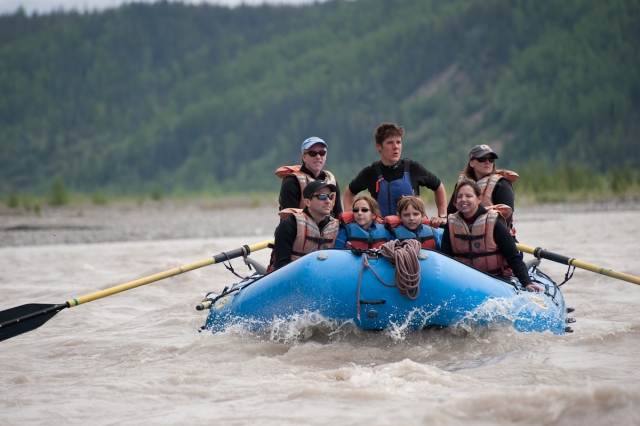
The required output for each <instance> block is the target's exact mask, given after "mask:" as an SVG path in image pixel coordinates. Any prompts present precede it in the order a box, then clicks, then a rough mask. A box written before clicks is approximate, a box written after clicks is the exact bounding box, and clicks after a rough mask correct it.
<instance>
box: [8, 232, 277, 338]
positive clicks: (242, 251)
mask: <svg viewBox="0 0 640 426" xmlns="http://www.w3.org/2000/svg"><path fill="white" fill-rule="evenodd" d="M269 244H273V239H271V240H267V241H263V242H261V243H257V244H253V245H251V246H246V245H245V246H242V247H240V248H238V249H235V250H231V251H229V252H223V253H220V254H216V255H215V256H212V257H209V258H207V259H203V260H200V261H198V262H194V263H189V264H187V265H184V266H180V267H178V268H174V269H169V270H167V271H164V272H160V273H157V274H154V275H150V276H148V277H145V278H140V279H137V280H134V281H130V282H128V283H125V284H120V285H118V286H115V287H111V288H107V289H105V290H101V291H97V292H95V293H91V294H88V295H86V296H81V297H78V298H76V299H71V300H67V301H66V302H65V303H61V304H58V305H48V304H42V303H29V304H27V305H21V306H17V307H15V308H11V309H7V310H4V311H0V341H3V340H7V339H10V338H12V337H15V336H18V335H20V334H22V333H26V332H28V331H31V330H35V329H36V328H38V327H40V326H41V325H43V324H44V323H45V322H47V321H49V320H50V319H51V318H53V316H54V315H55V314H57V313H58V312H60V311H61V310H63V309H65V308H72V307H74V306H78V305H81V304H83V303H87V302H91V301H93V300H97V299H102V298H103V297H107V296H111V295H113V294H116V293H121V292H123V291H127V290H130V289H132V288H136V287H140V286H143V285H145V284H149V283H152V282H156V281H160V280H163V279H165V278H169V277H173V276H175V275H179V274H182V273H184V272H188V271H193V270H194V269H198V268H202V267H204V266H208V265H213V264H214V263H220V262H223V261H225V260H228V259H235V258H237V257H241V256H242V257H247V256H248V255H249V254H250V253H253V252H254V251H258V250H262V249H263V248H266V247H267V246H269Z"/></svg>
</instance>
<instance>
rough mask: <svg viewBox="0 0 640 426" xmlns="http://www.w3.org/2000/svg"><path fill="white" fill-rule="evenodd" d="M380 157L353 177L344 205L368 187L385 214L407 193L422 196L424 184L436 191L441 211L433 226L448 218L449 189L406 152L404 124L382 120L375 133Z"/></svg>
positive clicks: (392, 210) (393, 209)
mask: <svg viewBox="0 0 640 426" xmlns="http://www.w3.org/2000/svg"><path fill="white" fill-rule="evenodd" d="M373 135H374V137H375V147H376V150H378V152H379V153H380V161H376V162H374V163H373V164H371V165H370V166H367V167H365V168H364V169H362V171H361V172H360V173H359V174H358V176H356V178H355V179H353V180H352V181H351V183H350V184H349V186H348V187H347V189H346V190H345V192H344V205H345V206H346V208H347V209H348V210H347V211H350V209H351V205H353V201H354V198H355V196H356V195H357V194H358V193H359V192H361V191H364V190H365V189H368V190H369V193H370V194H371V196H373V198H375V199H376V201H378V205H379V206H380V212H381V213H382V216H383V217H386V216H389V215H394V214H396V206H397V203H398V201H399V200H400V199H401V198H402V197H403V196H406V195H413V196H419V195H420V187H421V186H424V187H427V188H429V189H430V190H432V191H433V192H434V196H435V202H436V207H437V209H438V214H437V215H436V216H437V217H436V216H434V217H431V218H430V221H431V226H432V227H434V228H435V227H438V226H440V224H442V223H445V222H446V221H447V214H446V213H447V193H446V190H445V189H444V185H443V184H442V182H440V179H438V178H437V177H436V175H434V174H433V173H431V172H430V171H429V170H427V169H426V168H425V167H424V166H423V165H422V164H420V163H418V162H417V161H413V160H410V159H408V158H403V159H401V158H400V155H401V154H402V137H403V136H404V127H402V126H398V125H397V124H394V123H382V124H380V125H379V126H378V127H377V128H376V131H375V133H374V134H373Z"/></svg>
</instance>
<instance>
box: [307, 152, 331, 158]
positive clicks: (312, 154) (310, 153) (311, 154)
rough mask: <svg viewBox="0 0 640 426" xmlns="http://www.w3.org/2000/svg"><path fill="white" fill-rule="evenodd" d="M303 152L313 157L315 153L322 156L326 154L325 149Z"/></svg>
mask: <svg viewBox="0 0 640 426" xmlns="http://www.w3.org/2000/svg"><path fill="white" fill-rule="evenodd" d="M305 154H307V155H308V156H309V157H315V156H316V155H319V156H320V157H324V156H325V155H327V151H307V152H305Z"/></svg>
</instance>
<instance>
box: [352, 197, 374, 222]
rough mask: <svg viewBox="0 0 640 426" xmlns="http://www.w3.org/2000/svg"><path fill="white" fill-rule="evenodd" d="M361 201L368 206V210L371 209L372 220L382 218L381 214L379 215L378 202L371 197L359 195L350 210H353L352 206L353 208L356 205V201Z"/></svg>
mask: <svg viewBox="0 0 640 426" xmlns="http://www.w3.org/2000/svg"><path fill="white" fill-rule="evenodd" d="M361 200H362V201H365V202H366V203H367V204H368V205H369V208H370V209H371V214H372V216H371V217H372V218H373V219H374V220H375V218H377V217H379V218H382V213H380V206H378V202H377V201H376V200H375V199H374V198H373V197H372V196H371V195H360V196H359V197H358V198H356V199H355V201H354V202H353V205H352V206H351V209H352V210H353V206H355V205H356V203H357V202H358V201H361Z"/></svg>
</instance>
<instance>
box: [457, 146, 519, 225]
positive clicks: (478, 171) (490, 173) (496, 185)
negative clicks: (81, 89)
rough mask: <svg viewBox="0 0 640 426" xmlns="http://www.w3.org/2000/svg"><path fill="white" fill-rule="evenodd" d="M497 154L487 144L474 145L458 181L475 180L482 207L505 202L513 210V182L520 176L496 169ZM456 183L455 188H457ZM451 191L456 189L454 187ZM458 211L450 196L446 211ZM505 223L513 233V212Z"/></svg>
mask: <svg viewBox="0 0 640 426" xmlns="http://www.w3.org/2000/svg"><path fill="white" fill-rule="evenodd" d="M496 159H498V155H497V154H496V153H495V152H493V150H492V149H491V147H490V146H489V145H476V146H474V147H473V148H472V149H471V151H470V152H469V163H467V167H466V168H465V169H464V171H463V172H462V173H460V177H459V178H458V183H460V182H462V181H464V180H470V181H472V182H476V183H477V184H478V186H479V187H480V190H481V191H482V194H481V202H480V204H481V205H482V206H483V207H489V206H495V205H498V204H505V205H507V206H509V207H511V210H512V211H515V206H514V204H515V195H514V193H513V184H514V183H515V182H516V181H517V180H518V179H520V176H519V175H518V174H517V173H515V172H512V171H510V170H498V169H496V164H495V161H496ZM457 186H458V185H457V184H456V188H457ZM453 193H454V194H455V193H456V191H455V189H454V191H453ZM457 211H458V208H457V207H456V204H455V199H454V197H451V200H450V201H449V205H448V206H447V213H448V214H453V213H455V212H457ZM507 223H508V225H509V229H510V231H511V235H515V228H513V214H512V215H510V216H509V217H508V218H507Z"/></svg>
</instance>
